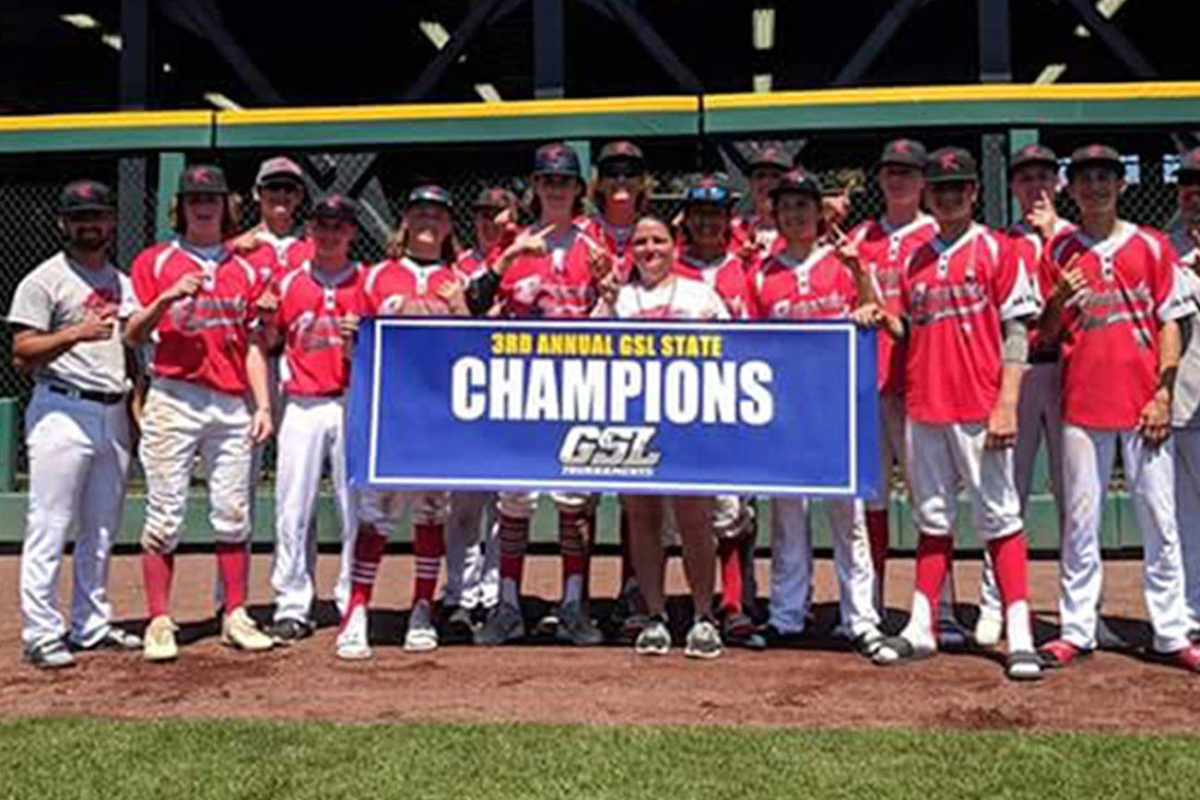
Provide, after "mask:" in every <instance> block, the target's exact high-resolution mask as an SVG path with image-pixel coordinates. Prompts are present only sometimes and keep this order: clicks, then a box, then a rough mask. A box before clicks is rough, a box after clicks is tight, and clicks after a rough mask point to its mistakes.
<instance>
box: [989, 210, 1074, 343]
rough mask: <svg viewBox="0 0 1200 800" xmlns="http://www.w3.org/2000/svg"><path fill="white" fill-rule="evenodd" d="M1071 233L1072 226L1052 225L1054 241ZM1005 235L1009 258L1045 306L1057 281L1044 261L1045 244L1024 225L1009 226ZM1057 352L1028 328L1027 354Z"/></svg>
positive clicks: (1066, 224)
mask: <svg viewBox="0 0 1200 800" xmlns="http://www.w3.org/2000/svg"><path fill="white" fill-rule="evenodd" d="M1073 230H1075V226H1074V225H1072V224H1071V223H1070V222H1067V221H1066V220H1062V219H1060V220H1059V221H1058V224H1057V225H1055V229H1054V235H1055V236H1056V237H1057V236H1059V235H1061V234H1062V233H1064V232H1067V231H1073ZM1005 233H1006V234H1007V236H1008V239H1009V246H1010V247H1011V248H1012V253H1013V257H1014V258H1016V259H1017V260H1018V261H1019V262H1020V263H1021V266H1022V267H1024V269H1025V274H1026V275H1028V276H1029V278H1030V280H1031V281H1033V286H1034V288H1035V289H1036V290H1037V293H1038V299H1039V301H1040V302H1042V303H1045V301H1046V298H1048V297H1049V296H1050V292H1051V291H1053V289H1054V284H1055V282H1056V281H1057V280H1058V274H1057V271H1054V270H1053V267H1052V266H1051V264H1050V259H1047V258H1045V257H1044V256H1045V250H1046V244H1047V243H1046V242H1043V241H1042V237H1041V236H1040V235H1039V234H1038V232H1037V231H1036V230H1035V229H1034V228H1033V227H1032V226H1031V225H1030V224H1029V223H1027V222H1024V221H1022V222H1018V223H1016V224H1014V225H1011V226H1009V228H1008V230H1007V231H1005ZM1057 349H1058V348H1057V346H1055V345H1049V346H1047V345H1043V344H1042V343H1041V341H1040V340H1039V338H1038V330H1037V326H1036V325H1035V326H1032V327H1031V328H1030V330H1029V352H1031V353H1033V352H1035V351H1036V352H1051V353H1053V351H1055V350H1057Z"/></svg>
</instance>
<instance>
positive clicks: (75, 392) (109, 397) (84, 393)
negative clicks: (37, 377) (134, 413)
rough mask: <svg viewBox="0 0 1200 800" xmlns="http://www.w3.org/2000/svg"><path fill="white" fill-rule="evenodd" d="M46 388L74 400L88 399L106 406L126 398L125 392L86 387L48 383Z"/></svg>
mask: <svg viewBox="0 0 1200 800" xmlns="http://www.w3.org/2000/svg"><path fill="white" fill-rule="evenodd" d="M46 388H47V389H49V390H50V391H52V392H54V393H55V394H65V395H66V396H67V397H69V398H71V399H72V400H88V401H90V402H93V403H103V404H104V405H106V406H111V405H116V404H117V403H119V402H121V401H122V400H124V399H125V393H124V392H91V391H88V390H86V389H73V388H70V387H67V386H56V385H54V384H46Z"/></svg>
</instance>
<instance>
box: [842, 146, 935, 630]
mask: <svg viewBox="0 0 1200 800" xmlns="http://www.w3.org/2000/svg"><path fill="white" fill-rule="evenodd" d="M925 155H926V153H925V146H924V145H923V144H921V143H920V142H918V141H915V140H913V139H895V140H893V141H890V142H888V143H887V144H886V145H884V148H883V153H882V155H881V156H880V157H879V163H878V164H876V165H875V181H876V183H878V184H879V189H880V191H881V192H882V193H883V203H884V211H883V215H882V216H880V217H879V218H878V219H874V220H867V221H865V222H863V223H862V224H860V225H859V226H858V227H857V228H855V229H854V230H852V231H851V232H850V234H849V238H850V240H851V241H852V242H853V243H854V245H855V247H856V248H857V255H858V261H859V263H860V264H862V265H864V269H863V271H862V274H863V275H865V276H866V277H868V278H869V279H870V281H871V282H872V285H871V287H870V288H871V290H872V291H873V292H874V297H875V300H876V302H878V303H879V304H880V305H881V306H882V307H883V308H884V309H885V310H886V311H888V312H889V313H891V314H899V313H900V280H901V277H902V275H903V271H904V265H905V264H906V263H907V262H908V259H909V257H910V256H911V255H912V254H913V252H915V251H916V250H917V249H918V248H919V247H921V246H922V245H925V244H927V243H929V242H930V241H931V240H932V239H933V238H934V237H935V236H936V235H937V224H936V223H935V222H934V221H933V217H930V216H929V215H928V214H925V213H924V212H922V211H921V192H922V191H923V190H924V188H925V178H924V175H923V174H922V170H923V169H924V168H925ZM864 288H867V287H864ZM863 294H864V295H866V294H867V293H866V292H863ZM876 363H877V364H878V366H877V368H876V375H877V379H878V380H877V385H878V388H879V433H880V436H879V459H880V469H879V490H878V495H877V496H876V498H875V499H874V500H871V501H868V503H867V510H866V520H867V531H868V533H869V536H870V542H871V563H872V565H873V568H874V573H875V609H876V612H877V613H878V614H880V615H881V616H882V615H883V613H884V599H883V598H884V584H885V578H886V573H887V553H888V537H889V527H888V501H889V499H890V496H891V478H892V470H893V465H899V466H900V467H901V468H903V467H904V363H905V347H904V342H903V341H902V340H896V339H893V338H892V337H890V336H880V337H878V353H877V362H876Z"/></svg>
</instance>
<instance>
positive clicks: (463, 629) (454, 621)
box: [442, 606, 475, 644]
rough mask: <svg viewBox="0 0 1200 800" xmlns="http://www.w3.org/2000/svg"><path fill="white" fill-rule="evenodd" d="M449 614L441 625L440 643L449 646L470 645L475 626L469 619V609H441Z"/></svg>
mask: <svg viewBox="0 0 1200 800" xmlns="http://www.w3.org/2000/svg"><path fill="white" fill-rule="evenodd" d="M447 610H448V611H449V612H450V613H449V614H448V615H447V616H446V623H445V625H443V626H442V627H443V630H442V641H443V642H447V643H450V644H470V643H471V642H472V641H473V640H474V639H475V624H474V621H473V620H472V619H471V609H469V608H463V607H462V606H454V607H453V608H452V609H442V611H443V613H445V612H446V611H447Z"/></svg>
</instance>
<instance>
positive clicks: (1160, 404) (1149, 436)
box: [1138, 389, 1171, 447]
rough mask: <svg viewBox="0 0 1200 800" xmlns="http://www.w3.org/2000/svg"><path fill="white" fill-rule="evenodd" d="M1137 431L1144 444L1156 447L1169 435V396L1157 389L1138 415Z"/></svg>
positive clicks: (1164, 391) (1167, 393)
mask: <svg viewBox="0 0 1200 800" xmlns="http://www.w3.org/2000/svg"><path fill="white" fill-rule="evenodd" d="M1138 430H1139V431H1140V432H1141V434H1142V438H1143V439H1145V440H1146V444H1148V445H1150V446H1151V447H1158V446H1159V445H1161V444H1162V443H1163V442H1165V441H1166V440H1167V436H1169V435H1170V433H1171V395H1170V393H1169V392H1167V390H1166V389H1159V390H1158V391H1157V392H1155V393H1154V397H1152V398H1151V399H1150V402H1149V403H1146V405H1144V406H1142V412H1141V414H1139V415H1138Z"/></svg>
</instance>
